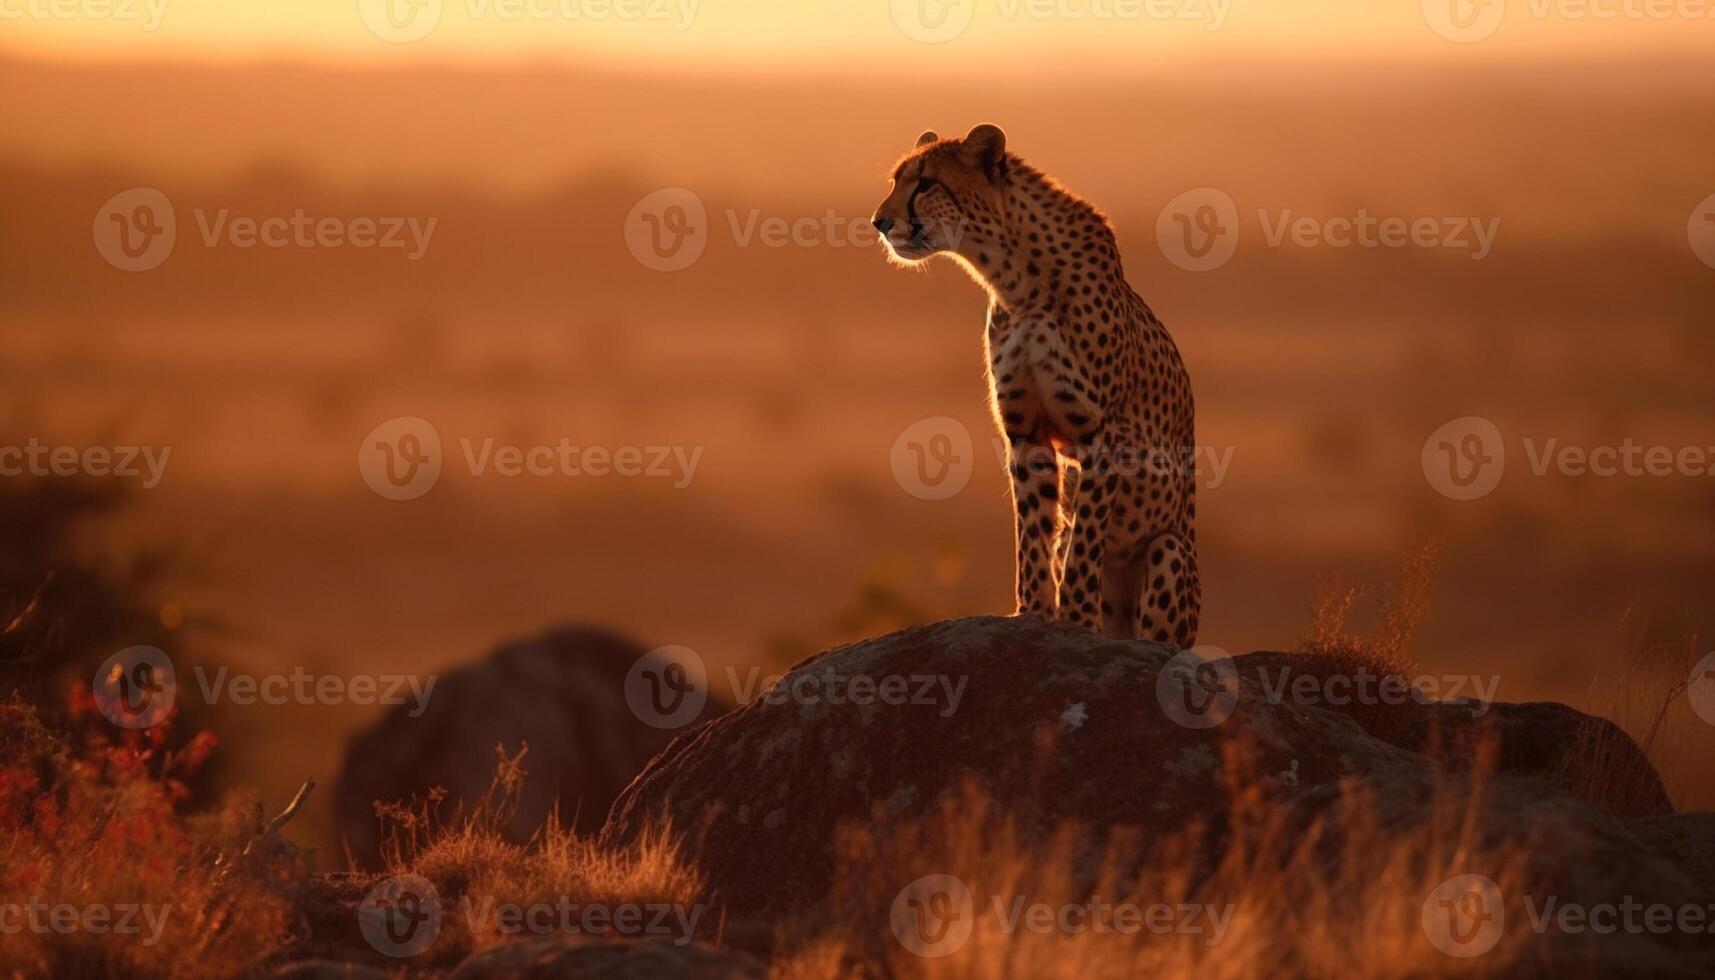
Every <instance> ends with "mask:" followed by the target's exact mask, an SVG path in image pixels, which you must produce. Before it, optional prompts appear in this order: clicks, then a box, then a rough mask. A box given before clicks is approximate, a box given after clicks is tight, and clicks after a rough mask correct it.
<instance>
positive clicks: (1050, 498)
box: [875, 125, 1201, 647]
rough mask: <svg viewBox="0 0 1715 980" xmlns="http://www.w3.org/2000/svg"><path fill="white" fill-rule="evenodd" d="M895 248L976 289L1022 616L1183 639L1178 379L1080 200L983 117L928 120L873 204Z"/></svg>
mask: <svg viewBox="0 0 1715 980" xmlns="http://www.w3.org/2000/svg"><path fill="white" fill-rule="evenodd" d="M875 226H876V229H877V230H878V231H880V232H881V235H882V238H883V240H884V241H885V242H886V243H887V247H888V249H889V250H890V253H891V255H892V256H893V257H894V258H895V259H896V260H898V261H899V262H901V263H904V264H917V263H920V262H923V261H926V260H927V259H929V258H930V257H931V256H935V255H944V256H947V257H950V258H952V259H954V260H955V261H957V262H959V263H960V264H961V265H963V266H964V267H965V268H966V269H967V270H968V271H969V272H970V273H971V275H972V276H973V277H974V278H975V279H976V280H977V282H979V283H980V284H982V285H983V287H984V288H985V289H986V290H987V291H988V294H989V309H988V329H987V331H986V334H985V337H984V346H985V351H986V354H987V356H988V361H989V368H990V371H989V373H990V381H991V382H992V384H991V393H992V407H993V409H994V415H995V421H996V423H997V424H998V425H999V426H1000V429H1001V432H1002V433H1003V434H1004V435H1005V437H1006V440H1007V445H1008V446H1009V467H1010V470H1011V474H1012V490H1013V502H1014V504H1015V506H1016V513H1017V519H1016V528H1017V545H1018V565H1017V598H1018V610H1019V611H1020V612H1030V613H1037V614H1040V615H1043V616H1046V617H1050V618H1059V619H1064V620H1067V621H1070V622H1073V623H1077V624H1080V625H1083V626H1085V627H1088V628H1090V629H1096V630H1101V631H1103V632H1106V633H1107V634H1109V635H1112V636H1136V637H1143V638H1148V639H1154V640H1159V641H1162V642H1171V643H1176V644H1178V645H1179V646H1181V647H1189V646H1191V645H1192V644H1194V643H1196V641H1197V621H1198V616H1199V612H1200V600H1201V584H1200V581H1199V578H1198V573H1197V556H1196V536H1195V530H1194V518H1195V517H1196V500H1195V493H1196V474H1195V471H1194V468H1193V466H1192V458H1191V452H1192V447H1193V446H1194V445H1195V439H1194V433H1193V416H1194V406H1193V403H1192V398H1191V380H1190V377H1189V375H1187V374H1186V371H1185V365H1184V362H1183V361H1182V360H1181V359H1180V356H1179V350H1178V348H1177V347H1176V346H1175V345H1174V343H1173V338H1172V337H1170V336H1168V333H1167V329H1166V328H1165V327H1163V326H1162V324H1161V321H1160V320H1159V319H1157V318H1156V316H1155V314H1154V313H1153V312H1151V311H1150V309H1149V306H1148V304H1146V303H1145V302H1144V301H1143V299H1142V298H1141V297H1139V296H1138V294H1137V293H1136V292H1134V291H1133V290H1132V288H1131V286H1130V285H1129V284H1127V282H1126V280H1125V274H1124V271H1123V270H1122V269H1121V266H1120V256H1119V249H1118V247H1117V246H1116V244H1115V240H1114V233H1113V229H1112V227H1110V226H1109V224H1108V222H1107V219H1106V218H1105V217H1103V215H1102V214H1101V212H1099V211H1097V210H1096V208H1095V207H1094V206H1093V205H1091V204H1090V203H1089V202H1087V201H1085V200H1083V199H1082V198H1080V197H1078V196H1077V195H1076V194H1073V193H1072V192H1071V191H1069V190H1067V189H1066V188H1064V187H1062V186H1060V184H1059V183H1057V182H1056V181H1055V180H1054V179H1053V178H1051V177H1049V176H1048V175H1046V174H1044V173H1042V172H1041V171H1038V170H1036V169H1034V168H1032V167H1030V166H1028V165H1027V164H1025V163H1024V162H1023V161H1022V160H1020V159H1019V158H1018V157H1017V156H1016V155H1014V154H1011V153H1008V152H1007V151H1006V137H1005V136H1004V135H1003V134H1002V133H1001V131H1000V130H999V129H998V128H996V127H994V126H989V125H983V126H978V127H976V128H975V129H973V130H971V132H970V133H969V134H968V135H966V136H965V137H964V138H963V139H946V140H943V139H939V138H938V137H936V136H935V134H933V133H924V134H923V136H922V137H921V138H919V139H918V142H917V146H916V148H915V149H913V150H912V151H911V152H910V153H908V154H906V156H905V157H904V158H903V159H902V160H901V161H900V162H899V164H898V166H897V167H896V168H895V169H894V172H893V187H892V189H891V190H890V191H889V193H888V195H887V198H886V199H885V200H883V201H882V204H881V207H880V208H879V209H877V211H876V215H875Z"/></svg>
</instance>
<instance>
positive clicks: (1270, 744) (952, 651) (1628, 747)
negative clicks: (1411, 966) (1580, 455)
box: [603, 617, 1715, 965]
mask: <svg viewBox="0 0 1715 980" xmlns="http://www.w3.org/2000/svg"><path fill="white" fill-rule="evenodd" d="M1330 663H1333V662H1332V661H1318V660H1316V659H1315V658H1313V657H1309V656H1308V655H1286V654H1255V655H1250V656H1249V657H1239V658H1235V659H1233V660H1231V661H1226V662H1225V665H1224V666H1222V667H1220V668H1216V667H1213V666H1211V665H1208V664H1204V663H1203V662H1202V661H1201V660H1199V659H1197V658H1195V657H1193V656H1192V655H1190V654H1185V653H1181V652H1179V651H1176V650H1174V649H1172V648H1169V647H1164V646H1160V645H1156V644H1151V643H1144V642H1131V641H1115V640H1109V639H1104V638H1101V637H1098V636H1094V635H1091V634H1089V633H1086V632H1083V631H1080V630H1076V629H1073V628H1070V627H1065V626H1059V625H1053V624H1048V623H1044V622H1042V621H1040V620H1037V619H1035V618H998V617H985V618H975V619H965V620H957V621H950V622H944V623H938V624H935V625H931V626H927V627H920V628H916V629H910V630H905V631H902V632H898V633H894V634H891V635H888V636H883V637H879V638H876V639H872V640H867V641H864V642H860V643H857V644H854V645H851V646H847V647H843V648H840V649H837V650H833V651H829V652H826V653H823V654H820V655H818V656H816V657H812V658H810V659H809V660H807V661H805V662H803V663H802V664H799V665H798V666H797V667H795V668H794V669H793V670H792V671H791V672H789V673H788V674H787V675H786V677H785V678H784V679H783V681H782V682H781V685H779V686H778V687H777V688H776V689H775V690H776V692H777V693H778V696H775V697H763V698H758V699H757V700H754V701H752V702H750V703H749V704H747V705H745V706H743V707H741V708H739V709H737V710H735V711H733V712H731V713H730V714H728V715H726V716H725V717H723V718H720V719H717V720H716V721H714V722H713V723H712V724H710V725H707V726H704V727H703V728H701V729H699V730H697V731H694V732H690V733H687V734H686V735H684V736H682V737H680V738H679V739H677V740H675V742H674V743H673V744H672V746H670V747H669V748H668V750H667V751H666V752H664V753H662V754H661V755H660V756H659V757H657V758H656V759H655V760H654V761H653V762H652V763H651V764H650V766H649V767H648V769H646V770H645V772H644V773H643V774H642V775H641V776H639V777H638V778H637V780H636V781H635V782H633V783H632V784H631V786H630V787H628V788H627V789H626V791H625V793H624V794H623V795H621V797H620V798H619V799H618V800H617V801H616V802H615V804H614V806H613V809H612V811H611V813H610V814H609V818H608V822H607V825H606V827H605V828H604V830H603V840H604V842H605V843H608V844H612V845H621V844H625V843H627V842H630V841H633V840H635V839H637V838H638V836H639V835H640V834H642V833H644V832H645V830H646V828H648V827H650V826H651V825H654V824H656V823H657V822H658V821H659V820H660V819H661V818H662V817H663V816H664V817H666V818H668V819H669V820H670V821H671V825H672V826H673V827H674V828H675V829H676V830H677V831H678V832H679V833H680V835H681V837H682V845H681V846H682V848H683V849H684V852H685V855H686V857H687V858H689V859H690V860H691V861H692V862H693V863H694V864H695V865H696V867H698V868H699V869H700V870H701V871H702V872H703V873H704V874H705V875H706V877H707V881H708V885H709V888H710V890H711V892H712V897H713V898H714V899H716V900H717V901H721V902H724V903H726V904H727V905H729V906H730V907H732V908H734V909H737V910H741V911H747V912H758V913H764V914H774V913H780V914H786V913H790V911H791V910H794V909H804V908H812V907H816V906H817V905H818V904H820V903H823V902H824V901H825V900H827V899H828V897H829V895H830V887H831V885H832V878H833V875H834V872H835V866H836V862H835V853H834V850H835V841H836V830H837V828H839V827H840V826H841V825H845V824H852V825H858V826H861V827H864V828H865V829H872V830H882V831H884V830H885V828H886V827H887V826H888V825H890V824H897V823H902V822H905V821H909V820H912V819H914V818H917V817H920V816H923V815H925V814H927V813H930V812H931V811H932V810H933V809H934V808H936V807H937V806H938V805H940V804H941V803H943V802H946V801H948V800H950V799H953V798H954V797H955V795H956V794H957V793H958V792H959V791H960V790H961V788H962V787H963V786H965V785H966V784H967V783H968V782H969V781H971V780H973V779H974V780H976V781H977V782H979V783H980V784H981V785H982V786H983V787H984V788H986V790H987V792H988V795H989V796H990V797H991V798H993V799H995V800H997V801H1000V802H1001V803H1002V804H1003V805H1004V806H1005V807H1007V808H1008V809H1009V810H1010V811H1012V812H1013V813H1014V814H1015V815H1016V816H1017V818H1018V820H1019V825H1018V826H1019V829H1020V831H1021V832H1022V833H1024V834H1026V835H1038V836H1042V837H1045V836H1046V835H1047V834H1048V832H1049V831H1050V830H1052V829H1053V828H1055V827H1057V826H1060V825H1062V824H1063V823H1064V822H1066V821H1072V822H1076V823H1078V824H1081V825H1083V826H1085V827H1087V828H1095V829H1097V830H1098V831H1106V830H1110V829H1112V828H1118V827H1126V828H1137V829H1139V830H1141V831H1143V832H1144V833H1143V835H1142V839H1144V840H1151V839H1160V838H1162V837H1163V836H1164V835H1171V834H1175V833H1178V832H1181V831H1183V830H1185V829H1186V828H1187V827H1190V826H1193V825H1199V826H1202V827H1204V828H1205V829H1207V830H1209V831H1210V833H1209V834H1208V835H1207V837H1206V838H1205V840H1206V841H1207V843H1208V846H1209V847H1211V848H1212V849H1214V850H1216V851H1218V850H1219V849H1220V847H1221V846H1222V835H1221V831H1222V828H1223V827H1224V826H1225V824H1226V818H1227V816H1228V815H1229V814H1230V813H1231V812H1232V804H1233V799H1232V794H1235V793H1237V792H1239V791H1240V789H1239V788H1240V787H1243V788H1244V790H1245V791H1246V792H1247V794H1249V793H1254V794H1258V796H1257V797H1256V798H1254V799H1253V798H1252V797H1250V796H1249V795H1247V806H1248V805H1250V804H1251V803H1253V802H1255V799H1260V800H1261V801H1262V802H1263V803H1264V804H1265V805H1270V806H1273V807H1274V808H1275V812H1283V813H1286V814H1289V815H1290V817H1291V820H1292V822H1293V823H1295V824H1298V825H1301V826H1302V827H1304V828H1309V827H1310V826H1311V825H1313V824H1315V823H1317V822H1318V821H1321V822H1322V825H1323V826H1327V825H1329V824H1334V825H1339V824H1340V822H1341V821H1352V822H1358V821H1361V820H1362V819H1370V820H1373V821H1375V822H1376V823H1377V824H1378V825H1379V826H1380V827H1381V828H1382V829H1383V830H1384V832H1387V833H1395V832H1399V833H1410V832H1419V831H1422V830H1423V829H1424V828H1425V827H1426V826H1428V825H1429V823H1430V821H1431V819H1432V814H1433V813H1434V812H1435V807H1437V806H1440V805H1445V802H1446V797H1447V795H1448V792H1449V788H1451V792H1452V794H1453V795H1454V796H1455V797H1456V798H1457V799H1458V800H1459V801H1463V802H1461V803H1460V804H1459V805H1460V806H1461V807H1464V808H1466V809H1468V810H1469V811H1470V812H1472V813H1474V814H1475V819H1476V821H1477V828H1476V833H1475V838H1476V840H1477V842H1478V843H1479V844H1481V845H1482V846H1483V847H1486V848H1491V849H1494V850H1495V851H1496V852H1499V853H1506V852H1507V850H1508V848H1509V847H1510V846H1516V847H1524V846H1525V844H1524V843H1523V842H1526V841H1528V842H1529V847H1530V848H1532V850H1531V852H1530V854H1529V855H1528V860H1526V861H1525V862H1524V863H1525V865H1526V873H1528V875H1530V876H1531V877H1530V878H1529V880H1530V881H1532V882H1536V883H1546V884H1545V885H1544V887H1547V888H1550V889H1551V890H1552V891H1553V892H1554V894H1556V895H1557V896H1559V899H1560V900H1561V901H1581V902H1586V903H1597V902H1603V901H1614V902H1618V901H1620V900H1621V897H1622V896H1626V895H1629V896H1634V897H1637V898H1640V899H1644V898H1646V897H1647V898H1648V899H1649V900H1653V901H1661V902H1669V903H1674V904H1683V903H1696V902H1699V901H1701V902H1705V903H1708V902H1711V901H1715V882H1711V881H1709V880H1708V879H1707V878H1699V877H1697V876H1696V875H1693V874H1688V873H1687V868H1688V867H1695V866H1697V865H1698V864H1699V862H1701V866H1702V867H1707V860H1708V857H1707V855H1708V853H1709V847H1708V844H1709V840H1710V833H1711V828H1710V827H1709V825H1708V823H1707V821H1704V820H1701V819H1699V818H1697V817H1695V816H1693V815H1670V813H1669V811H1671V807H1669V806H1668V805H1667V801H1666V795H1665V793H1663V792H1662V791H1661V786H1660V782H1659V779H1657V778H1656V777H1655V775H1654V772H1653V770H1651V769H1650V768H1649V765H1648V762H1647V761H1646V760H1644V758H1643V756H1642V754H1641V752H1639V751H1638V750H1637V748H1636V746H1635V745H1633V744H1632V743H1631V741H1630V740H1629V739H1628V738H1626V736H1625V735H1624V734H1623V733H1622V732H1620V731H1619V730H1618V729H1617V728H1614V727H1613V726H1610V725H1607V724H1606V723H1604V722H1601V721H1600V720H1598V719H1591V718H1589V717H1587V716H1584V715H1581V714H1579V713H1578V712H1576V711H1573V710H1572V709H1570V708H1567V707H1565V706H1563V705H1504V704H1496V705H1489V706H1486V707H1484V706H1480V705H1478V704H1476V703H1474V702H1450V703H1440V702H1428V703H1425V702H1423V701H1421V700H1420V699H1417V698H1411V697H1406V698H1404V699H1395V700H1393V701H1392V702H1390V703H1386V704H1374V705H1367V706H1362V707H1361V710H1360V708H1359V707H1352V706H1333V705H1330V704H1327V703H1324V702H1325V698H1324V697H1323V696H1322V695H1320V694H1317V695H1315V696H1313V697H1311V698H1308V699H1305V698H1300V697H1298V696H1296V695H1295V694H1293V693H1292V692H1293V691H1294V690H1295V689H1294V688H1292V687H1290V686H1288V687H1287V688H1286V689H1285V690H1286V691H1287V695H1286V696H1280V691H1281V687H1280V686H1279V680H1280V674H1279V671H1278V668H1282V667H1284V668H1287V669H1288V671H1289V673H1293V674H1297V673H1306V674H1311V675H1316V676H1320V677H1322V678H1324V679H1325V678H1326V677H1327V676H1329V675H1330V672H1331V669H1330ZM1346 666H1347V667H1350V666H1351V665H1346ZM1262 667H1267V668H1268V673H1266V674H1265V673H1261V672H1260V671H1259V668H1262ZM858 677H862V678H869V679H871V680H870V682H866V683H873V684H874V685H876V689H878V690H879V689H882V685H883V679H885V678H888V677H906V678H922V677H928V678H934V679H936V680H935V681H934V682H933V683H934V686H930V687H923V686H921V685H922V684H923V683H924V682H922V681H908V682H907V689H908V691H909V692H910V693H911V694H913V695H915V694H920V693H931V694H935V696H934V697H930V698H928V699H927V700H925V701H923V702H922V703H903V704H891V705H890V704H878V703H868V704H864V703H857V702H859V701H860V700H865V699H862V698H858V697H855V696H852V697H845V698H842V699H840V703H832V702H831V701H830V699H828V698H825V697H817V696H815V695H817V693H818V692H821V691H827V690H830V689H833V685H832V684H831V679H833V678H839V679H841V686H842V687H843V688H844V689H845V690H846V691H847V692H848V693H850V694H854V695H855V693H856V691H857V689H856V688H853V687H852V686H851V683H850V682H851V679H852V678H858ZM865 690H868V687H867V686H866V687H865ZM1318 690H1325V689H1321V688H1318ZM1342 690H1343V689H1342ZM937 692H938V693H937ZM950 692H957V693H958V696H957V698H956V703H955V699H954V698H953V697H951V696H949V693H950ZM916 700H917V699H915V698H908V699H907V701H908V702H914V701H916ZM1592 737H1594V738H1595V739H1596V740H1597V741H1598V742H1600V743H1602V744H1604V745H1605V746H1606V749H1605V752H1604V753H1603V754H1602V755H1601V757H1600V758H1596V757H1595V756H1592V757H1591V758H1595V759H1596V762H1595V763H1589V764H1586V763H1585V762H1584V761H1582V760H1581V758H1580V757H1579V756H1578V755H1577V753H1576V751H1575V750H1576V747H1577V746H1579V745H1581V744H1588V742H1587V740H1588V739H1589V738H1592ZM1238 747H1242V748H1243V749H1244V751H1235V749H1236V748H1238ZM1484 747H1486V749H1487V751H1488V752H1489V753H1492V759H1493V764H1492V766H1491V767H1490V769H1491V771H1489V772H1487V773H1485V774H1484V775H1483V776H1482V778H1474V777H1472V776H1471V775H1470V774H1469V770H1470V768H1471V760H1472V759H1473V758H1474V757H1475V756H1476V755H1478V754H1479V750H1480V749H1482V748H1484ZM1616 762H1617V763H1618V768H1619V769H1621V770H1630V771H1637V770H1638V769H1639V767H1641V768H1642V770H1643V771H1645V772H1647V773H1648V778H1647V779H1640V780H1638V781H1637V784H1638V785H1640V786H1643V787H1645V789H1646V791H1642V792H1634V793H1631V794H1629V795H1628V796H1627V798H1624V799H1619V798H1614V797H1613V795H1612V794H1610V793H1607V792H1605V791H1604V790H1603V789H1602V784H1603V780H1602V778H1601V774H1602V771H1608V769H1609V768H1611V767H1613V766H1614V765H1615V763H1616ZM1597 765H1599V766H1600V768H1601V771H1595V770H1594V769H1592V768H1591V767H1592V766H1597ZM1241 768H1242V769H1243V772H1242V773H1241V772H1239V771H1238V770H1239V769H1241ZM1587 770H1588V771H1587ZM1354 787H1358V788H1361V789H1362V790H1363V791H1365V792H1364V793H1362V794H1353V793H1352V792H1351V790H1352V789H1353V788H1354ZM1438 794H1439V796H1438ZM1355 798H1363V799H1367V800H1369V801H1370V809H1371V811H1372V812H1370V813H1368V814H1363V815H1360V814H1355V813H1352V812H1351V808H1352V807H1353V805H1354V804H1353V803H1352V801H1353V800H1354V799H1355ZM1641 814H1655V815H1654V816H1647V817H1640V816H1639V815H1641ZM1285 839H1287V840H1292V839H1294V838H1293V837H1292V836H1290V835H1288V836H1287V837H1286V838H1285ZM1586 938H1587V937H1586ZM1681 938H1683V937H1681ZM1700 938H1701V941H1702V945H1697V943H1696V942H1694V943H1693V945H1694V946H1695V947H1696V950H1697V953H1698V955H1700V956H1703V957H1705V958H1707V957H1708V956H1709V955H1710V951H1709V949H1708V947H1707V939H1708V937H1707V936H1704V937H1700ZM1569 942H1575V941H1573V940H1569ZM1569 955H1571V954H1569ZM1674 955H1678V954H1677V953H1675V954H1674ZM1640 962H1641V961H1640ZM1663 962H1665V961H1663ZM1698 962H1700V963H1703V964H1704V965H1715V963H1712V962H1709V961H1707V959H1705V960H1699V961H1698Z"/></svg>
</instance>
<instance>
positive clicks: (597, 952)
mask: <svg viewBox="0 0 1715 980" xmlns="http://www.w3.org/2000/svg"><path fill="white" fill-rule="evenodd" d="M766 975H767V970H766V969H765V968H764V967H763V966H762V964H761V963H759V962H758V961H756V960H754V959H752V958H751V957H749V956H747V955H745V954H743V953H739V952H736V951H732V950H717V949H711V948H709V947H707V946H703V945H701V944H697V943H674V942H671V941H667V940H658V939H651V940H642V941H624V940H601V939H576V938H558V939H527V940H523V941H516V942H511V943H507V944H506V945H503V946H496V947H494V948H492V949H488V950H485V951H483V952H481V953H477V954H475V955H473V956H471V957H470V958H469V959H467V960H465V961H464V963H462V964H461V965H460V966H459V968H458V969H456V970H454V971H453V972H452V974H451V976H450V980H533V978H536V977H557V978H560V980H763V977H765V976H766Z"/></svg>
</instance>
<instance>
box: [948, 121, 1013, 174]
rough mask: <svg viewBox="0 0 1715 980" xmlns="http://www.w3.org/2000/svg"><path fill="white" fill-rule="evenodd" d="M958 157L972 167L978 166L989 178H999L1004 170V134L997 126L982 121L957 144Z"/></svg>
mask: <svg viewBox="0 0 1715 980" xmlns="http://www.w3.org/2000/svg"><path fill="white" fill-rule="evenodd" d="M959 157H960V158H961V159H963V160H964V161H965V162H966V163H968V164H970V165H971V166H973V167H980V168H981V169H982V171H983V173H985V174H988V176H989V179H990V180H999V179H1000V177H1001V175H1002V174H1003V173H1004V171H1005V164H1006V134H1005V133H1003V132H1001V131H1000V127H999V126H996V125H994V124H992V123H982V124H981V125H979V126H977V127H975V128H973V129H972V130H971V131H970V132H969V133H968V134H966V136H965V138H964V141H963V142H961V143H960V144H959Z"/></svg>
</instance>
